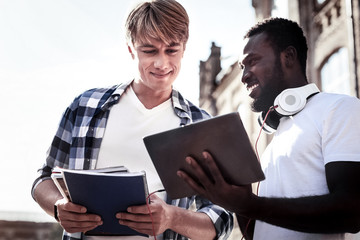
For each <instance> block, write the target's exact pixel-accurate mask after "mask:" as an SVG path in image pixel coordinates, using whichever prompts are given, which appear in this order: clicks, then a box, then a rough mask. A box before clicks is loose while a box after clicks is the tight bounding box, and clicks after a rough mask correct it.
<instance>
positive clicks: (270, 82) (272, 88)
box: [251, 58, 284, 112]
mask: <svg viewBox="0 0 360 240" xmlns="http://www.w3.org/2000/svg"><path fill="white" fill-rule="evenodd" d="M264 82H265V83H266V84H265V85H264V86H263V87H262V88H261V94H260V96H259V97H258V98H256V99H254V101H253V102H252V103H251V109H252V111H253V112H264V111H265V112H266V111H268V110H269V108H270V107H271V106H273V105H274V100H275V98H276V97H277V95H278V94H280V92H281V89H280V86H281V83H283V82H284V73H283V71H282V68H281V63H280V59H279V58H278V59H277V60H276V62H275V66H274V68H273V71H272V74H271V76H269V77H268V78H267V79H265V81H264ZM275 83H278V84H275Z"/></svg>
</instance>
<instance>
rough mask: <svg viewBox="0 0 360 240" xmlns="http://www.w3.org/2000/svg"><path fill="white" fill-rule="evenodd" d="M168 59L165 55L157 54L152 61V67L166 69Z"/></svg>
mask: <svg viewBox="0 0 360 240" xmlns="http://www.w3.org/2000/svg"><path fill="white" fill-rule="evenodd" d="M168 62H169V61H168V57H167V56H166V54H162V53H160V54H158V55H157V56H156V57H155V60H154V67H155V68H158V69H166V68H167V67H168Z"/></svg>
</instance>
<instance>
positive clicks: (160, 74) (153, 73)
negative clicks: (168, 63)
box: [151, 71, 172, 78]
mask: <svg viewBox="0 0 360 240" xmlns="http://www.w3.org/2000/svg"><path fill="white" fill-rule="evenodd" d="M171 73H172V71H170V72H167V73H155V72H152V73H151V74H152V75H154V76H155V77H159V78H162V77H166V76H169V75H170V74H171Z"/></svg>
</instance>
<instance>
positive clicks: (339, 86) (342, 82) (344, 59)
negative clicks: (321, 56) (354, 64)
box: [320, 47, 350, 95]
mask: <svg viewBox="0 0 360 240" xmlns="http://www.w3.org/2000/svg"><path fill="white" fill-rule="evenodd" d="M320 75H321V87H322V90H323V91H324V92H332V93H343V94H348V95H350V72H349V54H348V50H347V48H344V47H343V48H340V49H339V50H338V51H336V52H335V53H333V54H332V55H331V56H330V57H329V58H328V60H327V61H326V62H325V64H324V65H323V67H322V68H321V72H320Z"/></svg>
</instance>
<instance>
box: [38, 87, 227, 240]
mask: <svg viewBox="0 0 360 240" xmlns="http://www.w3.org/2000/svg"><path fill="white" fill-rule="evenodd" d="M130 83H131V82H129V83H126V84H120V85H116V86H113V87H111V88H97V89H91V90H88V91H86V92H84V93H83V94H81V95H80V96H79V97H77V98H75V100H74V101H73V103H72V104H71V105H70V106H69V107H68V108H67V109H66V111H65V113H64V114H63V117H62V119H61V122H60V125H59V128H58V130H57V132H56V135H55V137H54V139H53V142H52V144H51V146H50V148H49V150H48V153H47V154H48V155H47V159H46V164H44V166H43V167H42V168H41V169H40V170H39V173H40V177H39V178H37V179H36V180H35V182H34V184H33V188H32V194H33V192H34V189H35V188H36V186H37V185H38V184H39V183H40V182H42V181H44V180H46V179H50V175H51V171H52V169H53V168H54V167H55V166H59V167H62V168H69V169H94V168H95V165H96V160H97V157H98V154H99V149H100V145H101V141H102V138H103V136H104V132H105V126H106V121H107V119H108V117H109V113H110V109H111V107H112V106H113V105H114V104H116V103H118V102H119V100H120V97H121V94H122V93H123V92H124V91H125V89H126V88H127V87H128V86H129V85H130ZM172 104H173V108H174V111H175V114H176V115H177V116H178V117H179V118H180V125H186V124H189V123H192V122H196V121H199V120H201V119H206V118H209V117H210V116H209V114H207V113H206V112H205V111H203V110H201V109H199V108H198V107H196V106H195V105H193V104H192V103H191V102H189V101H187V100H186V99H184V98H183V97H182V96H181V95H180V93H179V92H177V91H176V90H173V91H172ZM194 201H195V203H196V208H197V211H198V212H203V213H206V214H207V215H208V216H209V217H210V219H211V220H212V221H213V223H214V226H215V230H216V233H217V238H220V237H222V238H223V239H226V238H227V237H228V236H229V234H230V232H231V231H232V227H233V216H232V214H231V213H229V212H228V211H226V210H224V209H223V208H221V207H219V206H217V205H214V204H212V203H211V202H210V201H208V200H206V199H203V198H200V197H197V196H193V197H191V198H182V199H176V200H172V199H169V198H168V199H167V203H168V204H171V205H174V206H178V207H181V208H185V209H189V207H190V205H191V204H192V203H193V202H194ZM63 239H64V240H66V239H68V240H73V239H82V234H81V233H75V234H69V233H67V232H64V235H63ZM175 239H182V240H185V239H187V238H186V237H184V236H182V235H180V234H178V233H176V232H173V231H171V230H167V231H165V232H164V240H175Z"/></svg>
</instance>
